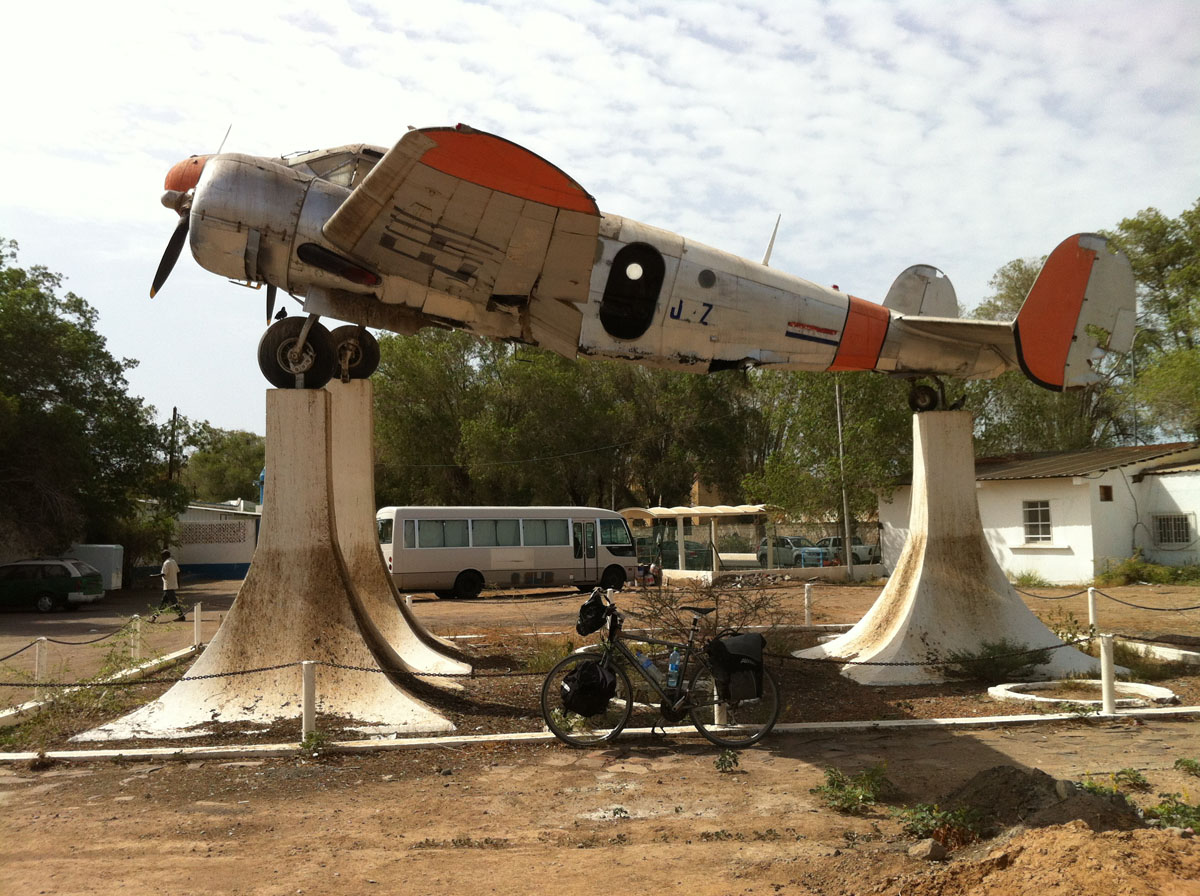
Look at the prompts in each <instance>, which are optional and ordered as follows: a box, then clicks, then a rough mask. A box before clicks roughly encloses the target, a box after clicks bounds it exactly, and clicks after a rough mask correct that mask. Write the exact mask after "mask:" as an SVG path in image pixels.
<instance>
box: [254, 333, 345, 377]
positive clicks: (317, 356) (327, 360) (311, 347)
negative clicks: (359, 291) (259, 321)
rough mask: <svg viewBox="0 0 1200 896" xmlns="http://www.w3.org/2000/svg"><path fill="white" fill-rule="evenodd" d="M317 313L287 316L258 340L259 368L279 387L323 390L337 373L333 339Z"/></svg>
mask: <svg viewBox="0 0 1200 896" xmlns="http://www.w3.org/2000/svg"><path fill="white" fill-rule="evenodd" d="M316 321H317V319H316V317H315V316H310V317H285V318H284V319H283V320H281V321H276V322H275V323H273V324H271V326H269V327H267V331H266V332H265V333H263V335H262V339H260V340H259V342H258V368H259V370H261V371H262V373H263V376H265V377H266V378H267V381H268V382H269V383H270V384H271V385H272V386H275V387H276V388H279V389H320V388H321V387H322V386H324V385H325V384H326V383H327V382H329V378H330V377H331V376H333V359H334V354H333V342H332V340H330V338H329V331H328V330H326V329H325V328H324V327H323V326H321V325H320V324H319V323H317V322H316Z"/></svg>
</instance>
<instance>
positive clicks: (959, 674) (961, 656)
mask: <svg viewBox="0 0 1200 896" xmlns="http://www.w3.org/2000/svg"><path fill="white" fill-rule="evenodd" d="M948 659H949V665H948V666H947V667H946V674H947V675H949V676H951V677H952V678H970V679H975V680H976V681H983V682H986V683H987V684H1002V683H1004V682H1006V681H1022V680H1024V679H1027V678H1030V677H1032V675H1033V671H1034V669H1036V668H1037V667H1038V666H1044V665H1046V664H1047V663H1049V662H1050V651H1049V650H1030V649H1029V645H1028V644H1022V643H1020V642H1017V641H1010V640H1008V639H1007V638H1001V639H1000V640H999V641H984V642H983V646H982V647H981V648H980V649H979V650H978V651H974V652H972V651H965V650H964V651H954V652H953V653H951V654H950V656H949V658H948Z"/></svg>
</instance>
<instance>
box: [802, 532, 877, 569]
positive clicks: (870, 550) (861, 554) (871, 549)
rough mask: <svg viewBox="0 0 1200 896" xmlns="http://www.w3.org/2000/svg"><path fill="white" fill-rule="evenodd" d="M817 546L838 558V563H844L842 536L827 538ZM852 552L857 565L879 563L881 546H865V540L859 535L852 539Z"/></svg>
mask: <svg viewBox="0 0 1200 896" xmlns="http://www.w3.org/2000/svg"><path fill="white" fill-rule="evenodd" d="M817 544H818V545H820V546H821V547H823V548H825V549H826V550H827V551H829V552H830V553H831V554H833V556H834V557H836V558H837V562H838V563H841V562H842V537H841V536H840V535H830V536H828V537H827V538H822V539H820V540H818V541H817ZM850 550H851V551H852V552H853V554H854V562H855V563H863V564H866V563H878V562H879V545H877V544H863V540H862V539H861V538H859V537H858V536H857V535H854V536H852V537H851V538H850Z"/></svg>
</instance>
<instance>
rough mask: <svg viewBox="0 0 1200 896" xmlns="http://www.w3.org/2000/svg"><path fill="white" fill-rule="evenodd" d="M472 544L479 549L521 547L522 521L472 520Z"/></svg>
mask: <svg viewBox="0 0 1200 896" xmlns="http://www.w3.org/2000/svg"><path fill="white" fill-rule="evenodd" d="M471 544H472V545H474V546H475V547H477V548H493V547H519V546H520V544H521V523H520V520H471Z"/></svg>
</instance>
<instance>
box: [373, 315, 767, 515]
mask: <svg viewBox="0 0 1200 896" xmlns="http://www.w3.org/2000/svg"><path fill="white" fill-rule="evenodd" d="M381 356H382V361H381V364H380V371H379V373H377V374H376V377H375V383H376V386H375V396H376V405H375V418H376V449H377V450H376V455H377V461H378V469H377V476H376V482H377V492H378V495H379V500H380V502H381V503H394V504H405V503H443V504H471V503H483V504H487V503H498V504H510V503H511V504H541V503H545V504H557V503H573V504H592V505H596V504H598V505H601V506H610V505H612V506H617V507H623V506H628V505H630V504H644V503H647V502H650V503H659V502H669V503H683V502H685V501H686V500H687V496H688V493H689V491H690V490H691V487H692V482H693V480H694V478H695V477H696V476H697V475H699V476H700V477H701V478H703V479H704V480H705V481H706V482H709V483H712V484H715V485H717V486H718V487H725V488H727V489H729V490H730V491H731V492H736V491H737V489H738V481H739V479H740V476H741V474H742V472H743V469H744V463H745V461H744V457H745V455H746V450H745V447H744V446H745V444H746V438H745V421H744V420H743V417H744V416H745V414H746V408H745V406H744V401H743V393H744V392H745V389H746V384H745V378H744V377H742V376H741V375H740V374H737V373H723V374H718V375H714V376H704V375H699V374H687V373H673V372H667V371H660V370H649V369H646V368H642V367H638V366H635V365H628V364H618V363H613V362H609V361H589V360H586V359H580V360H578V361H568V360H567V359H564V358H561V357H559V356H557V355H554V354H552V353H549V352H542V351H538V350H536V349H532V348H528V347H522V348H519V349H517V348H514V347H512V346H507V345H499V344H496V343H486V342H480V341H478V340H476V339H475V338H473V337H470V336H467V335H465V334H463V333H454V332H446V331H440V330H425V331H422V332H421V333H419V334H417V335H415V336H403V337H400V336H397V337H393V336H385V337H383V339H382V340H381Z"/></svg>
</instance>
